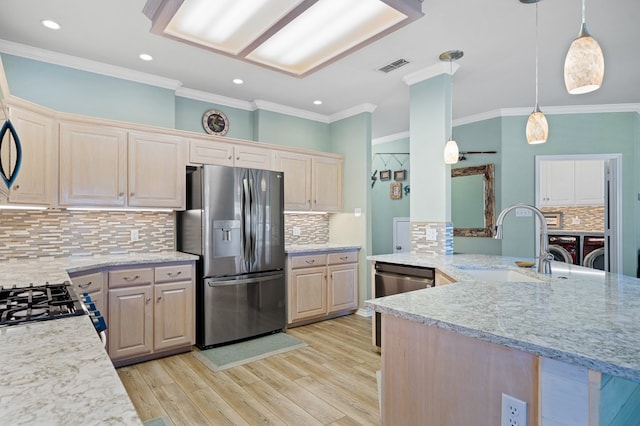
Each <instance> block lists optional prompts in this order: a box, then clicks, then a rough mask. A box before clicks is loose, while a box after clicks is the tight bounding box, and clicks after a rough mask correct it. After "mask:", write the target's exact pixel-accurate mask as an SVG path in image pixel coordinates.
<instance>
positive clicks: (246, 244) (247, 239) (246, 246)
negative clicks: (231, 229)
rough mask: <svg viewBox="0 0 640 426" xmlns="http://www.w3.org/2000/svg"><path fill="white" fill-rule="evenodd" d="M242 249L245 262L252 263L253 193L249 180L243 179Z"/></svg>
mask: <svg viewBox="0 0 640 426" xmlns="http://www.w3.org/2000/svg"><path fill="white" fill-rule="evenodd" d="M242 217H243V221H244V223H243V224H242V242H243V244H242V249H243V252H244V259H245V262H250V261H251V193H250V190H249V180H248V179H247V177H244V178H243V179H242Z"/></svg>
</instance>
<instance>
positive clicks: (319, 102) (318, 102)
mask: <svg viewBox="0 0 640 426" xmlns="http://www.w3.org/2000/svg"><path fill="white" fill-rule="evenodd" d="M313 104H314V105H322V101H321V100H317V101H313Z"/></svg>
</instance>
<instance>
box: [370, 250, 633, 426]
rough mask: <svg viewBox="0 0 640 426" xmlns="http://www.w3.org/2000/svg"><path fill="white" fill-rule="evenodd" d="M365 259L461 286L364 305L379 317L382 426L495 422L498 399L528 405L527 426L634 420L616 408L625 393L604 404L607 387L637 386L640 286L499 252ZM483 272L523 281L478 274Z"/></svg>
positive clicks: (621, 407)
mask: <svg viewBox="0 0 640 426" xmlns="http://www.w3.org/2000/svg"><path fill="white" fill-rule="evenodd" d="M368 259H369V260H372V261H373V262H388V263H396V264H403V265H411V266H426V267H432V268H435V269H436V270H438V271H440V272H441V273H444V274H446V275H447V276H449V277H451V278H452V279H453V280H455V281H457V282H455V283H453V284H449V285H443V286H436V287H435V288H430V289H425V290H419V291H414V292H409V293H402V294H398V295H394V296H388V297H384V298H379V299H375V300H369V301H367V302H366V304H367V306H369V307H371V308H373V309H375V310H376V311H377V312H380V313H381V314H382V318H383V319H382V357H383V359H382V375H383V379H382V382H383V385H382V389H383V391H382V419H383V424H392V423H396V424H398V423H405V424H492V425H493V424H500V416H501V396H502V393H505V394H509V395H511V396H513V397H515V398H518V399H521V400H523V401H525V402H527V420H528V423H527V424H529V425H536V424H544V423H545V422H547V421H548V422H552V421H558V420H564V421H565V422H566V421H569V423H562V424H599V423H600V421H601V420H602V419H603V418H605V417H606V418H609V417H615V416H616V415H631V416H637V415H639V414H638V413H632V414H629V413H623V411H624V410H625V409H627V408H629V406H633V405H636V406H637V404H624V402H625V401H619V400H617V398H628V397H629V396H628V395H627V396H619V395H613V396H612V398H610V397H611V395H609V394H607V398H608V399H607V403H606V404H605V402H604V401H605V393H606V392H608V390H607V388H606V387H605V384H606V382H609V381H610V380H614V381H623V382H624V383H625V384H626V385H627V387H628V388H630V389H632V390H633V389H636V390H637V388H638V384H637V383H635V382H638V381H640V355H638V353H639V352H640V351H639V349H640V343H638V342H640V327H639V326H638V323H637V318H638V312H640V280H638V279H636V278H631V277H627V276H622V275H615V274H610V273H604V272H601V271H595V270H590V269H586V268H580V267H573V266H570V265H567V264H563V263H557V262H553V265H552V275H551V276H545V275H540V274H537V273H536V272H535V271H534V270H532V269H528V268H518V267H516V266H515V265H514V261H515V260H518V259H515V258H509V257H500V256H481V255H449V256H428V255H411V254H394V255H382V256H370V257H368ZM483 269H486V270H496V269H497V270H503V271H504V270H511V271H512V272H515V273H518V274H521V275H520V277H521V278H520V279H512V280H509V281H505V280H506V278H505V279H503V280H499V279H486V278H485V279H483V280H481V279H479V278H476V277H474V273H477V271H479V270H483ZM477 276H478V277H479V276H480V274H477ZM504 276H505V277H506V274H505V275H504ZM525 281H530V282H525ZM601 401H602V402H601ZM625 405H626V408H625V407H624V406H625ZM560 406H563V409H559V407H560ZM562 416H565V417H562ZM628 418H631V419H632V420H634V421H637V417H628ZM392 420H393V421H392ZM606 424H610V423H609V422H607V423H606ZM619 424H623V423H619ZM627 424H629V423H627Z"/></svg>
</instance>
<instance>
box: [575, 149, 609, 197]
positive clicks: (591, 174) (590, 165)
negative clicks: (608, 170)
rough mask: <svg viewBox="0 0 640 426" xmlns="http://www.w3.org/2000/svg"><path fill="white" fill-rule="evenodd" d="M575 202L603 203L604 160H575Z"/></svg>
mask: <svg viewBox="0 0 640 426" xmlns="http://www.w3.org/2000/svg"><path fill="white" fill-rule="evenodd" d="M575 172H576V174H575V177H576V204H577V205H583V206H585V205H586V206H601V205H604V160H576V164H575Z"/></svg>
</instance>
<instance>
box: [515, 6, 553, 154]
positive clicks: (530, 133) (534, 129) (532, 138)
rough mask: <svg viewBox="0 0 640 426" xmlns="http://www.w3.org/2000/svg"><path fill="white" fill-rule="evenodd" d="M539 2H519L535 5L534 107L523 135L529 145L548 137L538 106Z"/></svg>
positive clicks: (545, 121)
mask: <svg viewBox="0 0 640 426" xmlns="http://www.w3.org/2000/svg"><path fill="white" fill-rule="evenodd" d="M539 1H540V0H520V2H521V3H525V4H529V3H535V4H536V106H535V108H534V109H533V112H532V113H531V115H529V119H528V120H527V127H526V128H525V135H526V136H527V143H529V144H530V145H535V144H540V143H545V142H546V141H547V138H548V137H549V123H547V117H545V116H544V114H543V113H542V111H540V107H539V106H538V2H539Z"/></svg>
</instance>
